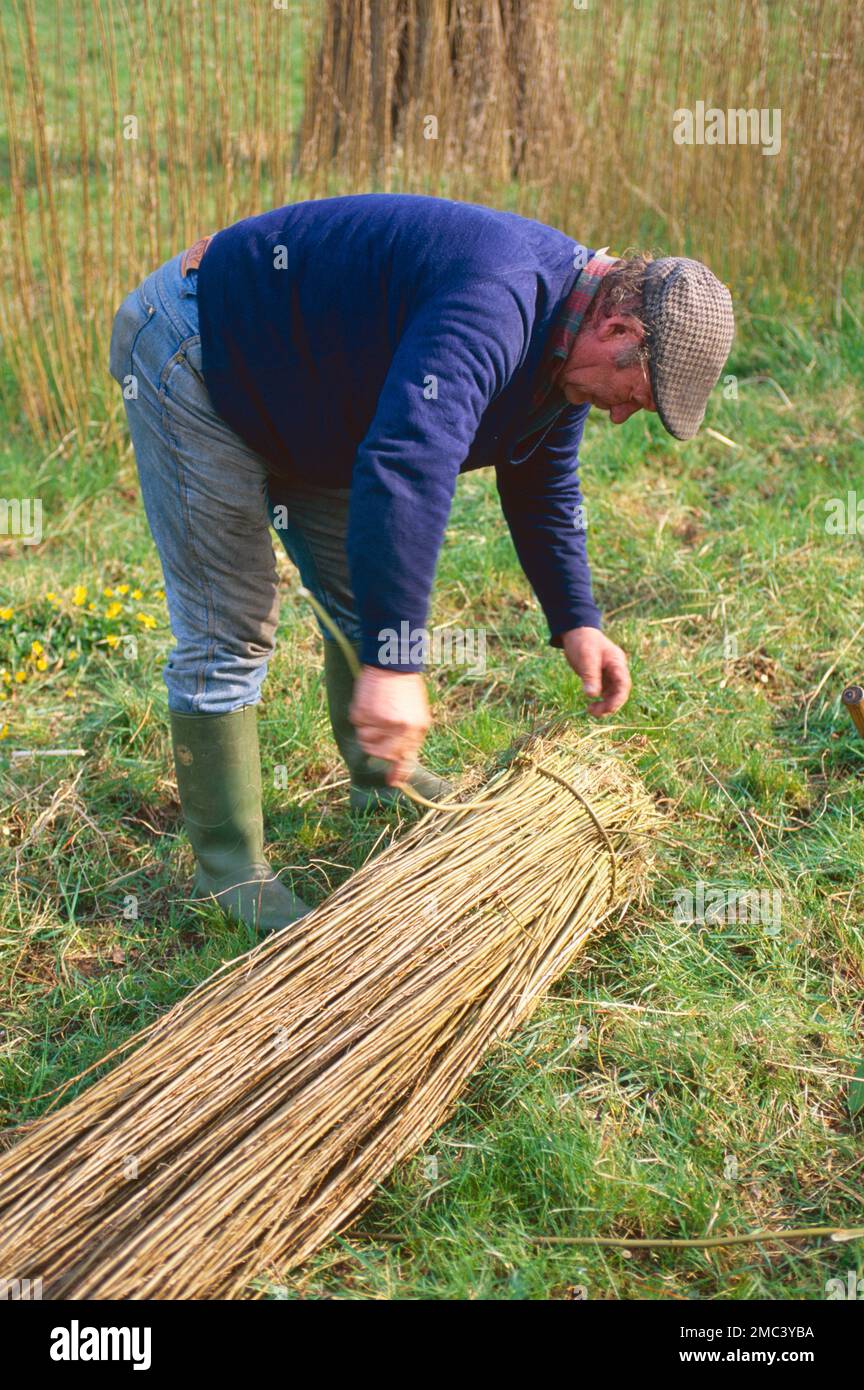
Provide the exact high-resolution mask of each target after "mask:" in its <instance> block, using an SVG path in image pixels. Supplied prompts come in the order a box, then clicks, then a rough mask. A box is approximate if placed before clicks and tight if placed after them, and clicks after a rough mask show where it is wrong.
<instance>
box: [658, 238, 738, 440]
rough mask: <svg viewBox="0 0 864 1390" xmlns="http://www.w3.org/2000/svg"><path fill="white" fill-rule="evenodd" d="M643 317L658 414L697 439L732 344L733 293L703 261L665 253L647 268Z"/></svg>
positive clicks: (683, 435) (682, 435) (673, 430)
mask: <svg viewBox="0 0 864 1390" xmlns="http://www.w3.org/2000/svg"><path fill="white" fill-rule="evenodd" d="M642 317H643V319H644V322H645V327H646V330H647V342H648V363H649V370H650V374H651V389H652V391H653V393H654V403H655V405H656V406H657V414H658V415H659V416H660V419H661V420H662V421H663V424H664V425H665V427H666V429H667V430H668V431H669V433H670V434H671V435H674V436H675V438H676V439H692V438H693V435H694V434H695V433H696V431H697V430H698V428H699V426H700V425H701V424H702V421H703V420H704V418H705V407H706V406H707V404H708V397H709V395H710V394H711V391H712V388H713V387H714V386H715V385H716V383H717V379H718V377H719V376H720V373H721V372H722V370H723V364H724V363H725V361H726V358H727V357H728V356H729V349H730V348H731V346H732V338H733V335H734V333H735V318H734V315H733V313H732V296H731V295H730V293H729V291H728V290H727V288H726V286H725V285H722V284H721V283H720V281H719V280H718V279H717V276H716V275H712V273H711V271H710V270H709V269H708V267H707V265H703V264H702V262H701V261H691V260H688V259H687V257H686V256H664V257H663V258H662V259H661V260H659V261H652V262H651V263H650V265H649V266H648V269H647V271H646V274H645V287H644V290H643V295H642Z"/></svg>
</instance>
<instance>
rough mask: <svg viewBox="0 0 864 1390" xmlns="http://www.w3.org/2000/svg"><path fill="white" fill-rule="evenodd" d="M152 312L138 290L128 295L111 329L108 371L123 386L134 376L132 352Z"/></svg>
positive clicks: (115, 316)
mask: <svg viewBox="0 0 864 1390" xmlns="http://www.w3.org/2000/svg"><path fill="white" fill-rule="evenodd" d="M151 316H152V310H151V309H150V308H148V307H145V305H144V304H143V303H142V301H141V297H140V295H139V294H138V291H137V290H133V291H132V293H131V294H127V296H126V298H125V299H124V300H123V303H122V304H121V305H120V308H119V309H118V310H117V313H116V314H115V315H114V323H113V325H112V328H111V345H110V347H109V349H108V370H109V372H110V373H111V375H112V376H113V378H114V380H115V381H119V382H120V384H121V386H122V385H123V384H124V383H125V381H126V380H127V379H128V377H129V376H130V375H131V374H132V352H133V350H134V347H135V343H136V341H137V338H138V334H139V333H140V332H141V329H142V328H144V327H145V325H146V324H148V323H149V322H150V318H151Z"/></svg>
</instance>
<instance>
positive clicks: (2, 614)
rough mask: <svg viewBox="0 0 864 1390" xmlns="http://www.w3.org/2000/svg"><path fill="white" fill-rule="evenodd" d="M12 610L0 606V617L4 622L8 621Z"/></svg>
mask: <svg viewBox="0 0 864 1390" xmlns="http://www.w3.org/2000/svg"><path fill="white" fill-rule="evenodd" d="M13 612H14V610H13V609H12V608H0V618H2V619H3V621H4V623H8V621H9V619H10V618H11V617H12V615H13Z"/></svg>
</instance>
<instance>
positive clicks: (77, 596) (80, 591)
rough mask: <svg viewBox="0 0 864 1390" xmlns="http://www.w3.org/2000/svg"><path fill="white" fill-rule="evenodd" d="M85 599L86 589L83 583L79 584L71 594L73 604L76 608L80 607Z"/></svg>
mask: <svg viewBox="0 0 864 1390" xmlns="http://www.w3.org/2000/svg"><path fill="white" fill-rule="evenodd" d="M86 601H87V590H86V589H85V588H84V585H83V584H79V585H78V587H77V589H76V590H75V592H74V594H73V595H72V602H73V603H74V604H75V606H76V608H82V607H83V605H84V604H85V603H86Z"/></svg>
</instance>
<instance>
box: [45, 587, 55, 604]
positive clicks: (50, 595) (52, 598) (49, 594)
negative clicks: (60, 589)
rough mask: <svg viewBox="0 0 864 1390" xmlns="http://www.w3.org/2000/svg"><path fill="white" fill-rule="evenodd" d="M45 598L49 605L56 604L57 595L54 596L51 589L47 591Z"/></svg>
mask: <svg viewBox="0 0 864 1390" xmlns="http://www.w3.org/2000/svg"><path fill="white" fill-rule="evenodd" d="M45 597H46V598H47V600H48V602H49V603H56V602H57V595H56V594H55V592H54V590H53V589H49V590H48V592H47V594H46V595H45Z"/></svg>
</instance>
